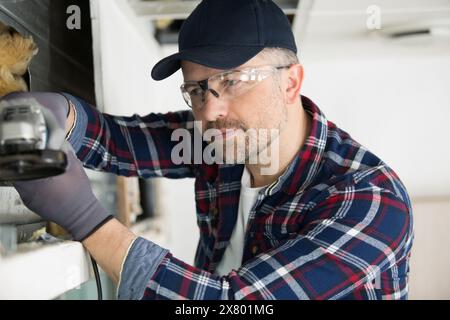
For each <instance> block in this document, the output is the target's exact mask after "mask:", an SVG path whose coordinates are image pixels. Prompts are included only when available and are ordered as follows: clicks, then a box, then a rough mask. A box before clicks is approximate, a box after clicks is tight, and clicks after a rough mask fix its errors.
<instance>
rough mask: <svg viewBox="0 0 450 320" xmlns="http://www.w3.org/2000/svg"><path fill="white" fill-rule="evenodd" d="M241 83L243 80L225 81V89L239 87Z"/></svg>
mask: <svg viewBox="0 0 450 320" xmlns="http://www.w3.org/2000/svg"><path fill="white" fill-rule="evenodd" d="M240 82H241V80H225V83H224V85H225V87H234V86H236V85H238V84H239V83H240Z"/></svg>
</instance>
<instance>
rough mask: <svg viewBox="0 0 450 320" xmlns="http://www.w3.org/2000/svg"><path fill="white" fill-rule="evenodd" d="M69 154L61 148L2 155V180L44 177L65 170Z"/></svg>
mask: <svg viewBox="0 0 450 320" xmlns="http://www.w3.org/2000/svg"><path fill="white" fill-rule="evenodd" d="M66 167H67V156H66V154H65V153H64V152H63V151H61V150H33V151H28V152H24V153H16V154H8V155H2V156H0V182H6V181H23V180H34V179H42V178H47V177H51V176H56V175H59V174H62V173H64V172H65V169H66Z"/></svg>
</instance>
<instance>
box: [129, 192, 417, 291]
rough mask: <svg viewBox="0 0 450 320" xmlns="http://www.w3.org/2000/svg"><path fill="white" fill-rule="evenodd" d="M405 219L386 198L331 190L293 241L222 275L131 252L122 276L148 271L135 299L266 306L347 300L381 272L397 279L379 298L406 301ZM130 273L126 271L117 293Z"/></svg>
mask: <svg viewBox="0 0 450 320" xmlns="http://www.w3.org/2000/svg"><path fill="white" fill-rule="evenodd" d="M410 214H411V213H410V210H409V207H408V206H407V205H406V204H405V203H404V202H403V201H402V200H401V199H399V198H398V197H397V196H396V195H394V194H393V193H391V192H389V191H383V190H381V189H379V188H376V187H372V186H370V187H367V188H360V189H358V190H356V189H355V187H354V186H349V187H347V188H345V189H343V190H340V191H338V190H335V191H334V192H333V193H332V194H330V195H329V196H328V197H326V198H325V199H324V200H323V201H322V202H320V203H318V204H317V206H316V207H315V208H313V209H312V210H311V212H309V213H307V216H308V222H307V223H306V224H305V226H304V227H303V228H302V230H301V231H300V232H299V233H298V234H297V235H296V236H295V237H293V238H292V239H289V240H286V241H283V242H281V243H280V244H279V245H278V246H276V247H274V248H272V249H271V250H270V251H268V252H265V253H262V254H260V255H258V256H256V257H255V258H253V259H252V260H250V261H248V262H247V263H245V264H244V265H242V266H241V267H240V268H239V269H238V270H233V271H232V272H230V273H229V274H228V275H226V276H222V277H219V276H217V275H214V274H211V273H209V272H206V271H204V270H201V269H199V268H196V267H193V266H190V265H188V264H186V263H184V262H183V261H180V260H178V259H177V258H175V257H173V256H172V255H171V254H170V253H166V254H165V256H164V257H163V258H162V259H161V260H160V262H159V265H158V266H157V268H156V269H155V264H154V259H153V257H152V254H142V255H139V254H137V253H131V255H130V259H132V260H133V261H136V259H135V257H136V256H138V255H139V256H140V258H138V259H137V261H139V262H131V260H130V263H127V264H126V266H125V269H131V270H133V269H135V268H143V266H145V265H146V264H148V266H147V267H145V270H150V271H149V272H148V273H146V276H145V277H144V278H143V282H142V283H141V284H140V285H141V287H140V290H139V295H136V296H134V297H135V298H138V297H139V298H140V299H202V300H203V299H217V300H227V299H251V300H252V299H268V300H271V299H345V297H346V296H348V295H349V294H352V293H353V292H355V291H358V290H360V289H361V288H363V287H365V288H369V289H370V287H373V283H374V282H375V281H376V280H377V278H379V277H380V275H381V273H383V272H385V271H386V270H389V269H391V268H392V269H395V270H394V271H393V272H394V273H395V275H394V278H397V280H394V284H393V285H392V287H391V288H385V289H384V290H385V292H383V294H384V295H386V297H387V296H390V297H395V298H404V297H405V296H404V295H402V294H401V292H404V291H406V288H407V281H406V280H405V273H406V271H405V270H403V271H402V270H399V269H398V265H401V264H402V261H405V259H408V256H409V252H410V248H411V243H412V229H411V228H412V227H411V223H412V222H411V215H410ZM150 251H152V249H150ZM150 251H149V252H150ZM158 257H159V258H161V257H162V254H159V255H158ZM405 269H406V268H405ZM153 270H155V271H154V272H153ZM129 273H132V272H131V271H130V270H126V271H125V278H124V280H122V281H123V284H122V286H125V283H127V281H129V280H128V279H127V278H128V277H127V276H126V275H127V274H129ZM150 273H153V274H152V275H151V277H149V275H150ZM147 279H149V280H147ZM139 281H141V280H139ZM131 282H132V281H131ZM144 283H145V286H146V287H145V290H144V291H143V294H142V295H141V293H142V285H143V284H144ZM387 287H389V286H387ZM377 298H381V297H377Z"/></svg>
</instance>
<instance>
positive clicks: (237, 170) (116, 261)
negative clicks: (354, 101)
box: [8, 0, 412, 299]
mask: <svg viewBox="0 0 450 320" xmlns="http://www.w3.org/2000/svg"><path fill="white" fill-rule="evenodd" d="M179 47H180V51H179V53H177V54H175V55H172V56H169V57H167V58H165V59H163V60H161V61H160V62H159V63H158V64H157V65H156V66H155V67H154V69H153V71H152V76H153V78H154V79H156V80H162V79H164V78H166V77H168V76H170V75H171V74H173V73H174V72H175V71H177V70H178V69H179V68H181V69H182V72H183V77H184V83H183V85H182V86H181V91H182V94H183V97H184V98H185V100H186V102H187V104H188V105H189V106H190V107H191V108H192V110H186V111H180V112H176V113H168V114H149V115H147V116H145V117H140V116H138V115H135V116H133V117H117V116H111V115H108V114H102V113H100V112H98V111H97V110H96V109H94V108H93V107H91V106H90V105H88V104H87V103H85V102H84V101H82V100H81V99H78V98H76V97H74V96H71V95H69V94H63V95H60V94H52V93H33V94H16V95H12V96H9V97H8V99H17V98H20V97H22V98H23V97H33V98H35V99H36V100H38V101H39V102H40V103H41V104H42V105H44V106H45V107H47V108H49V109H50V110H52V111H53V112H54V114H55V115H56V116H57V117H58V118H59V120H60V124H61V126H64V125H66V128H67V130H68V131H69V132H68V137H67V139H68V141H69V142H70V143H71V145H72V146H73V148H74V151H75V152H76V155H77V157H78V158H79V159H80V160H81V161H82V162H83V163H84V165H85V166H86V167H88V168H96V169H100V170H103V171H108V172H112V173H115V174H119V175H125V176H140V177H143V178H150V177H155V176H164V177H169V178H184V177H193V178H195V179H196V180H195V189H196V204H197V219H198V225H199V229H200V235H201V237H200V241H199V245H198V249H197V253H196V257H195V266H191V265H188V264H186V263H184V262H183V261H180V260H179V259H177V258H176V257H174V256H172V255H171V253H170V252H169V251H168V250H166V249H164V248H161V247H159V246H157V245H156V244H154V243H152V242H151V241H148V240H144V239H142V238H139V237H136V235H134V234H133V233H132V232H131V231H130V230H128V229H127V228H125V227H124V226H123V225H121V224H120V223H119V222H118V221H117V220H115V219H114V218H112V217H111V215H110V214H109V213H107V212H106V211H105V209H103V207H102V206H101V205H100V204H99V203H98V201H97V200H96V199H95V197H94V196H93V195H92V192H91V190H90V188H89V181H88V179H87V178H86V176H85V174H84V172H83V169H82V167H81V165H80V164H79V163H78V161H77V160H76V159H75V158H74V156H73V155H72V154H71V153H69V160H70V161H69V162H70V163H69V168H68V170H67V172H66V173H65V174H63V175H61V176H58V177H54V178H51V179H44V180H38V181H32V182H22V183H16V185H15V186H16V188H17V190H18V191H19V193H20V195H21V197H22V199H23V200H24V203H25V204H26V205H27V206H29V207H30V209H32V210H34V211H35V212H37V213H38V214H40V215H42V216H43V217H45V218H46V219H49V220H53V221H55V222H57V223H59V224H60V225H62V226H64V227H66V228H67V229H68V230H69V232H71V233H72V235H73V236H74V239H76V240H79V241H82V243H83V245H84V246H85V247H86V248H87V250H88V251H89V252H90V253H91V254H92V255H93V256H94V258H95V259H96V260H97V261H98V263H99V264H100V265H101V267H102V268H103V269H104V270H105V271H106V272H107V273H108V274H109V275H110V276H111V277H112V279H114V280H115V281H117V282H118V283H119V290H118V296H119V298H121V299H182V298H188V299H405V298H407V291H408V290H407V288H408V285H407V282H408V272H409V270H408V261H409V255H410V250H411V245H412V216H411V204H410V201H409V198H408V194H407V192H406V190H405V187H404V186H403V184H402V183H401V181H400V180H399V178H398V176H397V175H396V174H395V173H394V172H393V171H392V169H390V168H389V167H388V166H387V165H386V164H385V163H384V162H382V161H381V160H380V159H379V158H377V157H376V156H375V155H374V154H372V153H371V152H369V151H368V150H367V149H365V148H364V147H362V146H361V145H360V144H358V143H357V142H356V141H354V140H353V139H352V138H351V137H350V136H349V135H348V134H347V133H346V132H345V131H343V130H341V129H339V128H337V127H336V125H334V124H333V123H332V122H329V121H327V120H326V118H325V115H324V114H323V113H322V112H321V111H320V109H319V108H318V107H317V106H316V105H315V104H314V103H313V102H312V101H311V100H309V99H308V98H306V97H304V96H301V95H300V91H301V84H302V80H303V68H302V66H301V65H300V64H299V62H298V60H297V57H296V51H297V48H296V45H295V41H294V37H293V35H292V31H291V28H290V25H289V22H288V20H287V18H286V17H285V15H284V14H283V13H282V11H281V10H280V9H279V8H278V7H277V6H276V5H275V4H274V3H273V2H272V1H269V0H204V1H203V2H202V3H200V5H199V6H198V7H197V8H196V9H195V10H194V12H193V13H192V14H191V15H190V17H189V18H188V19H187V20H186V22H185V23H184V25H183V28H182V30H181V32H180V37H179ZM68 106H69V107H68ZM66 111H68V112H69V114H68V118H67V121H66V113H65V112H66ZM194 120H197V121H198V122H197V123H196V124H195V125H194ZM182 129H184V130H187V131H188V132H189V133H191V134H192V137H194V136H195V130H201V131H202V132H203V133H204V136H205V135H206V133H207V131H208V130H211V129H215V131H213V133H209V137H210V138H209V139H204V140H205V141H206V142H209V144H204V145H202V146H201V151H204V150H206V149H207V148H210V147H213V148H211V149H214V152H212V153H211V154H213V156H212V157H214V159H215V160H216V161H215V163H206V162H207V161H206V159H205V158H204V155H205V154H204V153H200V154H201V156H202V159H201V161H195V159H197V158H198V157H197V156H198V154H197V152H196V150H197V148H198V146H195V145H194V146H193V147H192V148H191V149H187V150H185V152H187V157H186V154H184V153H183V155H181V154H179V157H181V158H183V159H193V160H194V161H180V159H179V157H178V158H177V157H175V158H176V159H175V158H174V154H175V155H176V154H177V153H176V152H175V153H174V152H173V151H174V149H176V148H178V147H179V145H178V144H179V141H176V139H175V141H173V139H172V137H173V135H174V134H175V132H177V130H182ZM251 130H253V132H256V133H258V134H250V133H249V132H250V131H251ZM261 131H262V132H263V134H261V135H260V134H259V133H260V132H261ZM269 131H270V134H268V133H269ZM197 132H198V131H197ZM193 140H195V139H193ZM239 141H240V142H242V141H243V142H244V143H238V142H239ZM229 142H233V143H229ZM193 143H194V144H195V141H193ZM255 145H256V146H257V147H255ZM260 145H262V147H261V148H259V146H260ZM255 150H256V151H255ZM263 153H270V154H269V155H268V156H267V157H265V158H264V157H261V155H263ZM263 158H264V159H263ZM197 160H198V159H197ZM263 160H264V161H263ZM267 160H268V161H267ZM268 167H270V170H264V169H268ZM174 196H176V195H174ZM179 214H183V213H182V212H180V213H179Z"/></svg>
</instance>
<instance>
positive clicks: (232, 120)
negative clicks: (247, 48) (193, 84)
mask: <svg viewBox="0 0 450 320" xmlns="http://www.w3.org/2000/svg"><path fill="white" fill-rule="evenodd" d="M267 65H274V63H271V62H268V61H265V60H263V59H262V58H260V57H258V56H256V57H254V58H253V59H252V60H250V61H248V62H247V63H246V64H244V65H242V66H240V67H238V68H236V69H243V68H247V67H260V66H267ZM182 71H183V76H184V81H200V80H204V79H207V78H209V77H211V76H212V75H215V74H218V73H221V72H223V71H224V70H218V69H212V68H208V67H205V66H202V65H199V64H196V63H193V62H189V61H183V62H182ZM282 72H283V69H281V70H279V71H276V72H273V73H272V74H271V75H270V76H269V77H267V78H266V79H264V80H262V81H261V82H258V84H256V85H255V86H254V87H252V88H251V89H249V90H248V91H246V92H244V93H243V94H241V95H238V96H236V97H235V98H233V99H226V100H224V99H221V97H219V98H217V97H215V96H214V95H213V94H212V93H211V92H207V93H206V95H205V100H204V102H203V105H202V106H201V107H200V108H198V107H195V106H194V107H193V113H194V117H195V119H196V120H197V121H201V124H202V131H203V133H204V132H205V131H206V130H208V129H218V130H220V131H221V134H219V135H217V136H214V138H213V139H212V142H211V143H215V144H220V146H221V147H222V146H223V148H220V149H222V152H223V157H224V161H226V162H227V163H229V161H230V157H232V160H236V161H231V162H241V163H242V162H243V161H248V159H249V157H251V156H255V153H256V154H258V153H261V152H262V151H263V150H265V149H266V148H267V147H269V146H270V144H271V143H272V142H273V140H274V139H276V138H277V137H278V135H279V132H280V130H282V129H283V127H284V125H285V124H286V122H287V109H286V105H285V100H284V94H283V87H284V85H283V81H285V80H284V77H283V76H282ZM273 129H274V130H273ZM243 141H245V143H242V142H243ZM230 142H231V143H230ZM255 146H256V149H255Z"/></svg>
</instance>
